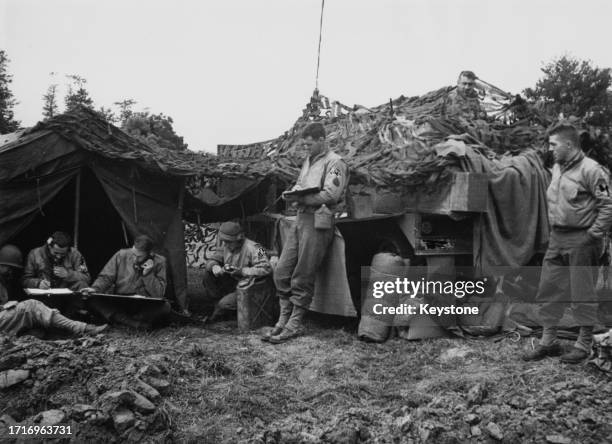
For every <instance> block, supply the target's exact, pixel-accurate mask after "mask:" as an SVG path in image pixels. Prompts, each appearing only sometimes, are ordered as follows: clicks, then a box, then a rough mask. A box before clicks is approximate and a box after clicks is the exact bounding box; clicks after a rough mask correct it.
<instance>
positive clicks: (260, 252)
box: [255, 245, 266, 259]
mask: <svg viewBox="0 0 612 444" xmlns="http://www.w3.org/2000/svg"><path fill="white" fill-rule="evenodd" d="M255 255H256V256H257V259H265V257H266V250H265V249H264V247H262V246H261V245H257V252H256V253H255Z"/></svg>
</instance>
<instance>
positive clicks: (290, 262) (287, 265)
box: [273, 222, 298, 333]
mask: <svg viewBox="0 0 612 444" xmlns="http://www.w3.org/2000/svg"><path fill="white" fill-rule="evenodd" d="M297 260H298V238H297V222H293V223H292V225H291V227H290V228H289V233H288V235H287V238H286V239H285V243H284V245H283V249H282V251H281V255H280V257H279V259H278V264H277V265H276V268H275V269H274V275H273V278H274V286H275V287H276V294H277V295H278V304H279V306H280V315H279V317H278V321H277V322H276V325H275V329H274V330H275V332H276V333H280V330H282V328H283V327H284V326H285V324H287V321H288V320H289V317H290V316H291V310H292V309H293V304H292V303H291V301H290V300H289V298H290V297H291V275H292V274H293V270H294V269H295V266H296V264H297Z"/></svg>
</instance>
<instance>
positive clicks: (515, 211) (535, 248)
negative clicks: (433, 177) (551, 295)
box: [436, 140, 550, 274]
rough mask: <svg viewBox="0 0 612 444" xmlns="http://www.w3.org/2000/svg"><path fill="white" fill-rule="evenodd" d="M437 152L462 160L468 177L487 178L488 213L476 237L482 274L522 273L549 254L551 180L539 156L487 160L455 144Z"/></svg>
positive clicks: (440, 147) (525, 154) (527, 154)
mask: <svg viewBox="0 0 612 444" xmlns="http://www.w3.org/2000/svg"><path fill="white" fill-rule="evenodd" d="M436 150H437V152H438V154H439V155H442V156H457V157H459V161H460V168H461V170H463V171H466V172H476V173H486V174H487V177H488V183H489V190H488V195H487V201H488V202H487V212H486V213H483V214H482V215H481V216H480V218H478V219H477V221H476V224H477V226H476V230H475V232H476V233H478V236H475V237H474V252H475V255H476V257H475V258H474V263H475V264H476V266H477V267H480V269H481V271H482V273H483V274H487V273H488V272H491V271H492V269H493V268H494V267H499V266H505V267H512V268H517V267H520V266H522V265H525V264H526V263H527V262H529V260H530V259H531V258H532V257H533V255H534V254H535V253H536V252H539V251H544V250H545V248H546V245H547V243H548V234H549V228H548V215H547V204H546V189H547V188H548V183H549V181H550V175H549V173H548V171H547V170H546V168H545V167H544V164H543V162H542V160H541V158H540V156H539V155H538V153H537V152H536V151H535V150H525V151H523V152H522V153H521V154H520V155H516V156H509V155H508V156H504V157H502V158H500V159H488V158H487V157H485V156H483V155H482V154H479V153H478V152H476V151H475V150H474V149H472V148H471V147H469V146H467V145H465V144H464V143H463V142H461V141H456V140H451V141H449V142H445V143H442V144H439V145H438V146H437V147H436Z"/></svg>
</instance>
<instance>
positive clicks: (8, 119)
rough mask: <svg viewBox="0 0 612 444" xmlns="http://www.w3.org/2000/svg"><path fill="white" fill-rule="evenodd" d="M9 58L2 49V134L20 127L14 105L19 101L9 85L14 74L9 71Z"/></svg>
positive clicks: (0, 128)
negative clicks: (15, 116)
mask: <svg viewBox="0 0 612 444" xmlns="http://www.w3.org/2000/svg"><path fill="white" fill-rule="evenodd" d="M9 62H10V60H9V58H8V57H7V55H6V52H5V51H3V50H0V134H6V133H11V132H13V131H17V130H18V129H19V124H20V122H19V121H18V120H15V118H14V113H13V107H14V106H15V105H16V104H17V101H16V100H15V98H14V97H13V93H12V92H11V90H10V88H9V86H10V84H11V83H12V82H13V76H12V75H11V74H9V73H8V69H7V66H8V63H9Z"/></svg>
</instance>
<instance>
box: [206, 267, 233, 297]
mask: <svg viewBox="0 0 612 444" xmlns="http://www.w3.org/2000/svg"><path fill="white" fill-rule="evenodd" d="M236 283H237V282H236V279H233V278H232V277H230V276H227V275H223V276H220V277H216V276H215V275H214V274H213V273H212V271H206V272H205V273H204V276H203V278H202V285H203V286H204V298H205V299H206V301H210V302H217V301H219V300H220V299H221V298H222V297H223V296H224V295H226V294H227V293H230V292H232V291H234V289H235V288H236Z"/></svg>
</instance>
